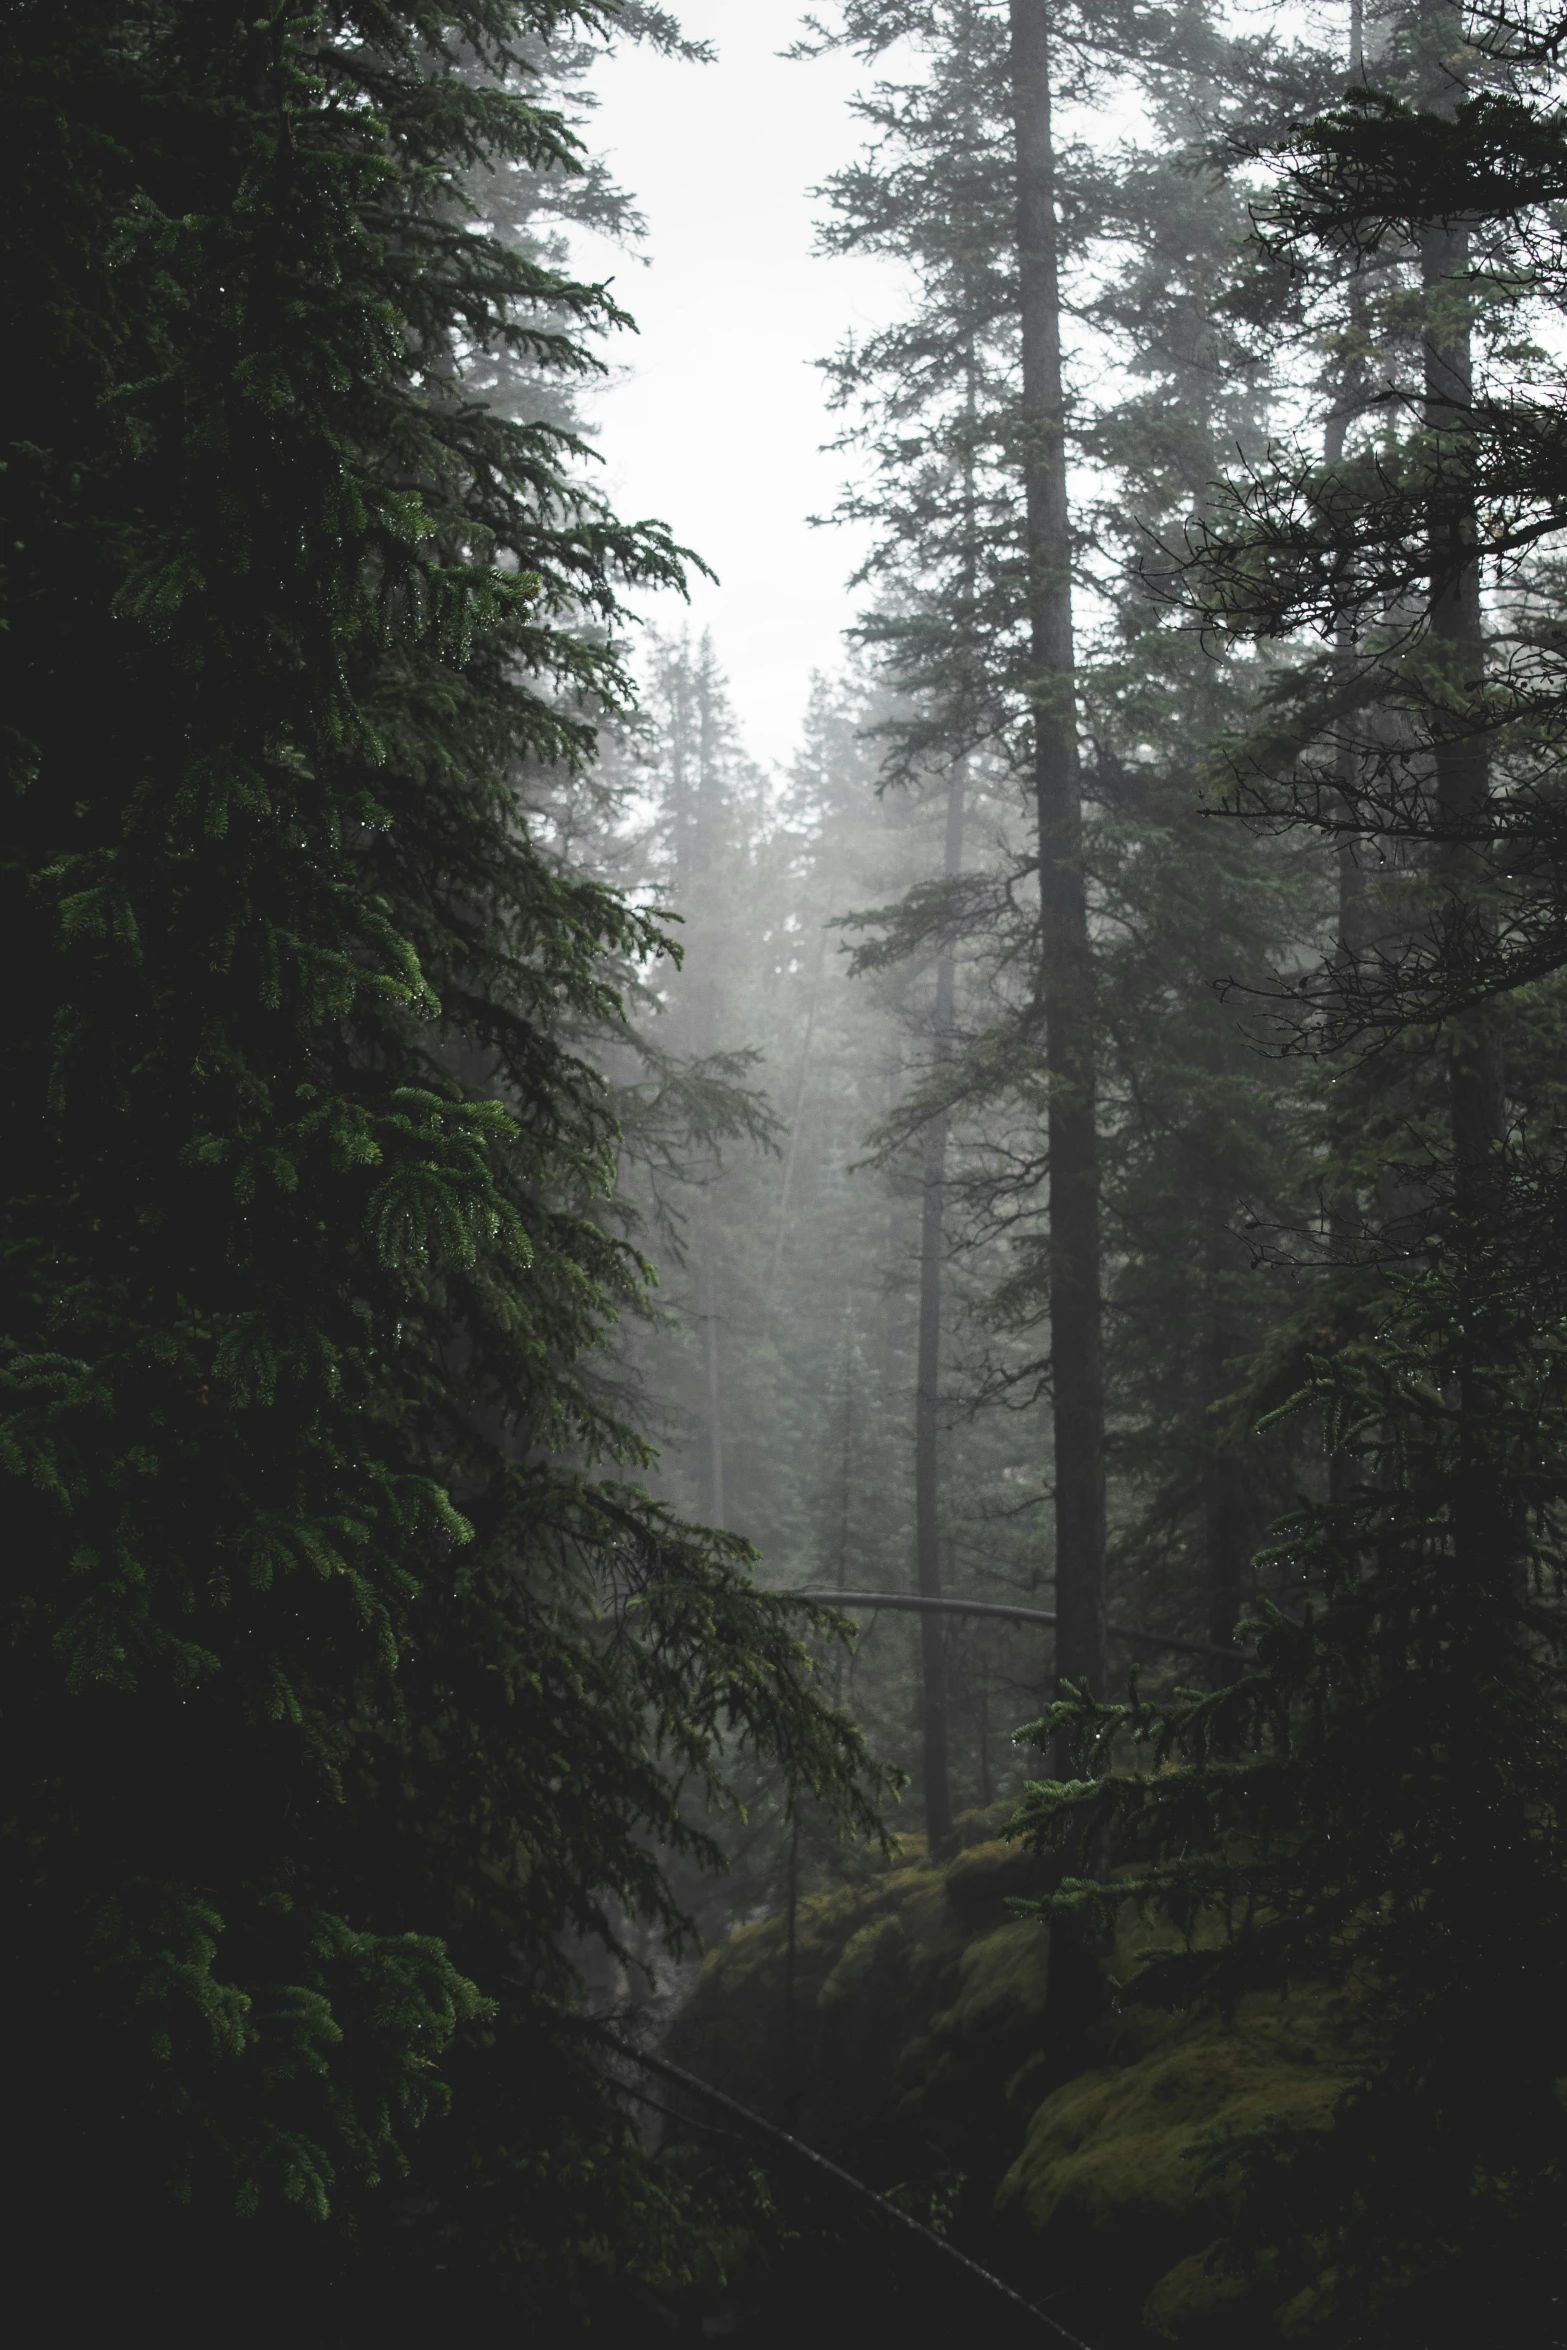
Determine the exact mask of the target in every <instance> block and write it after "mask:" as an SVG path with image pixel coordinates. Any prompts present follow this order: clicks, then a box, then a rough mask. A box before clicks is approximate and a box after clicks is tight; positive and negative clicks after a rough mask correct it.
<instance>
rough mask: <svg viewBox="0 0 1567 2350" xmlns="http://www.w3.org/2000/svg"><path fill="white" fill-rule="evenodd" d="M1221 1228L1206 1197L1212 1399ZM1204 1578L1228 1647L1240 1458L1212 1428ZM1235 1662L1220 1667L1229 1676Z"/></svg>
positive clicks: (1227, 1352) (1217, 1386) (1222, 1326)
mask: <svg viewBox="0 0 1567 2350" xmlns="http://www.w3.org/2000/svg"><path fill="white" fill-rule="evenodd" d="M1224 1240H1225V1228H1224V1225H1223V1222H1222V1218H1221V1213H1220V1203H1219V1201H1218V1200H1217V1199H1214V1200H1213V1201H1212V1202H1211V1203H1210V1207H1209V1214H1208V1226H1207V1234H1206V1244H1205V1249H1204V1257H1205V1262H1204V1266H1203V1271H1204V1274H1205V1276H1206V1283H1207V1290H1208V1327H1207V1329H1206V1331H1205V1332H1204V1336H1203V1401H1204V1403H1205V1404H1215V1403H1217V1402H1218V1400H1219V1398H1220V1397H1221V1396H1222V1395H1223V1394H1224V1392H1225V1390H1226V1388H1227V1387H1228V1385H1229V1383H1230V1361H1231V1355H1232V1348H1231V1344H1230V1337H1229V1331H1228V1328H1227V1326H1226V1318H1225V1312H1224V1274H1225V1263H1224ZM1202 1498H1203V1550H1204V1566H1205V1569H1206V1573H1205V1577H1204V1580H1205V1582H1206V1585H1207V1596H1208V1638H1209V1639H1210V1640H1211V1641H1212V1642H1213V1645H1214V1646H1215V1648H1230V1647H1233V1645H1234V1641H1235V1627H1236V1624H1237V1623H1238V1622H1239V1620H1240V1614H1241V1605H1242V1597H1243V1588H1244V1584H1245V1579H1246V1565H1247V1552H1246V1524H1245V1512H1244V1509H1243V1507H1242V1494H1241V1479H1240V1462H1239V1460H1238V1459H1237V1457H1236V1453H1235V1449H1234V1447H1233V1445H1230V1444H1226V1443H1224V1442H1223V1441H1222V1440H1220V1439H1219V1438H1217V1437H1216V1436H1215V1435H1214V1434H1213V1433H1212V1429H1211V1425H1210V1427H1209V1430H1208V1434H1207V1446H1206V1450H1205V1453H1204V1456H1203V1497H1202ZM1239 1670H1240V1666H1239V1664H1238V1663H1237V1664H1235V1665H1226V1666H1225V1667H1223V1668H1222V1672H1223V1677H1224V1678H1226V1679H1230V1680H1233V1679H1234V1677H1235V1675H1236V1674H1237V1673H1238V1671H1239Z"/></svg>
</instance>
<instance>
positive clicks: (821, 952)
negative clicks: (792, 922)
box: [762, 930, 827, 1345]
mask: <svg viewBox="0 0 1567 2350" xmlns="http://www.w3.org/2000/svg"><path fill="white" fill-rule="evenodd" d="M826 963H827V933H826V931H825V930H823V932H822V934H821V939H820V941H819V943H818V945H817V949H816V970H815V974H814V976H813V978H812V980H811V995H810V1002H809V1004H808V1005H807V1007H806V1014H805V1041H804V1043H803V1044H802V1045H801V1047H800V1074H799V1077H798V1078H797V1080H796V1082H795V1088H794V1112H793V1115H792V1116H791V1118H790V1120H789V1141H788V1146H787V1148H786V1149H785V1152H784V1171H783V1186H782V1189H781V1191H780V1193H779V1198H778V1229H777V1231H776V1232H775V1233H774V1235H773V1253H772V1256H771V1258H770V1259H769V1261H768V1266H767V1294H766V1297H765V1300H764V1302H763V1309H762V1342H763V1344H764V1345H765V1344H766V1342H767V1340H768V1339H769V1338H770V1337H771V1336H772V1328H773V1307H774V1306H775V1304H776V1303H777V1299H778V1275H779V1272H780V1270H781V1268H782V1265H783V1252H784V1240H785V1238H786V1237H787V1234H788V1230H789V1196H790V1193H791V1192H792V1190H793V1188H794V1170H795V1162H796V1161H797V1159H798V1158H799V1155H800V1129H801V1126H802V1124H803V1123H804V1118H805V1087H806V1081H807V1079H808V1078H809V1076H810V1070H811V1039H812V1038H813V1037H814V1036H815V1034H816V1010H817V1006H818V1004H819V1003H820V1001H821V993H822V975H823V972H824V970H825V968H826Z"/></svg>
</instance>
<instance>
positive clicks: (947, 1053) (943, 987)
mask: <svg viewBox="0 0 1567 2350" xmlns="http://www.w3.org/2000/svg"><path fill="white" fill-rule="evenodd" d="M963 796H964V773H963V768H962V766H961V765H959V766H957V767H955V768H954V769H953V772H952V779H951V782H950V783H949V785H948V787H947V835H946V855H945V860H944V869H945V872H946V877H947V879H948V880H949V881H951V880H954V879H955V878H956V876H957V874H958V872H959V870H960V869H961V866H962V862H963ZM956 983H957V974H956V970H955V967H954V964H953V959H952V955H951V952H950V950H948V951H946V952H944V953H943V955H942V957H941V960H940V961H939V962H938V964H937V965H936V1007H935V1013H936V1017H935V1039H934V1051H935V1060H936V1065H937V1068H938V1069H940V1068H942V1067H944V1066H945V1064H946V1063H947V1062H948V1061H950V1059H951V1057H952V1021H953V1010H954V1002H955V992H956ZM946 1190H947V1119H946V1116H945V1113H943V1115H942V1116H940V1117H938V1118H936V1119H934V1120H933V1121H932V1122H931V1125H930V1128H929V1130H928V1132H927V1136H926V1145H925V1181H924V1200H923V1206H922V1213H921V1218H920V1322H919V1349H918V1369H917V1372H916V1377H915V1393H914V1565H915V1580H916V1583H917V1585H918V1588H919V1589H920V1591H922V1592H923V1593H924V1595H925V1596H926V1598H928V1599H939V1598H940V1597H941V1464H940V1442H941V1435H940V1420H941V1275H942V1259H943V1253H944V1251H943V1229H942V1228H943V1221H944V1215H945V1208H946ZM946 1637H947V1630H946V1626H945V1624H944V1623H943V1621H942V1619H941V1617H940V1616H938V1615H924V1616H921V1618H920V1687H921V1702H920V1727H921V1743H922V1773H923V1785H924V1795H925V1833H926V1835H927V1836H928V1837H929V1839H930V1842H931V1845H932V1846H933V1847H934V1846H935V1845H936V1844H938V1843H939V1842H940V1841H941V1839H942V1838H943V1837H945V1836H947V1835H948V1834H950V1832H951V1828H952V1777H951V1767H950V1762H949V1758H948V1753H947V1677H946V1653H945V1651H946Z"/></svg>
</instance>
